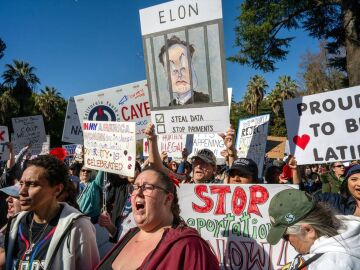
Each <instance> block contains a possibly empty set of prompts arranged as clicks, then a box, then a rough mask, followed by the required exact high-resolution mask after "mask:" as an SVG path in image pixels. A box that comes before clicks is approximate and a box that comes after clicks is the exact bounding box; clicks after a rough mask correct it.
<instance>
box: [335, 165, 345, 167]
mask: <svg viewBox="0 0 360 270" xmlns="http://www.w3.org/2000/svg"><path fill="white" fill-rule="evenodd" d="M334 167H335V168H344V167H345V166H344V165H336V166H334Z"/></svg>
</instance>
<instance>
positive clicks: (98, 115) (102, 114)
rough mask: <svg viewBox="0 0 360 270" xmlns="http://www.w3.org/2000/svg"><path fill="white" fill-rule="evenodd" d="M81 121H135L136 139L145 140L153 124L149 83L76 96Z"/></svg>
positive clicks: (131, 84) (142, 82) (137, 83)
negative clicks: (148, 126)
mask: <svg viewBox="0 0 360 270" xmlns="http://www.w3.org/2000/svg"><path fill="white" fill-rule="evenodd" d="M74 99H75V103H76V108H77V112H78V114H79V119H80V122H83V121H84V120H88V121H117V122H136V139H137V140H140V139H143V138H144V137H145V135H144V131H145V128H146V126H147V124H148V123H149V121H150V104H149V95H148V88H147V85H146V81H140V82H136V83H130V84H126V85H120V86H116V87H113V88H109V89H104V90H100V91H96V92H91V93H88V94H84V95H79V96H75V97H74Z"/></svg>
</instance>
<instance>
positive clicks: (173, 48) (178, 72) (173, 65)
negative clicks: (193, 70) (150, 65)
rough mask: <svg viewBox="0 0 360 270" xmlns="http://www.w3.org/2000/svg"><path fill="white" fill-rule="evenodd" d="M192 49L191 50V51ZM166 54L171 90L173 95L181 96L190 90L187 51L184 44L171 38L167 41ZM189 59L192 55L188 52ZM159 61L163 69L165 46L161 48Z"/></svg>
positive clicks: (176, 38)
mask: <svg viewBox="0 0 360 270" xmlns="http://www.w3.org/2000/svg"><path fill="white" fill-rule="evenodd" d="M191 48H192V47H191ZM193 50H194V49H192V51H193ZM167 53H168V55H169V65H170V70H169V71H170V72H169V73H170V74H169V75H170V79H171V88H172V91H173V92H174V93H177V94H183V93H186V92H188V91H190V90H191V79H190V68H189V59H188V55H189V53H188V50H187V47H186V44H185V42H183V41H181V40H180V39H179V38H178V37H177V36H172V37H171V38H170V39H168V41H167ZM190 55H191V56H190V57H192V53H191V52H190ZM159 60H160V62H161V64H162V65H163V67H165V62H166V46H163V47H162V50H161V52H160V54H159Z"/></svg>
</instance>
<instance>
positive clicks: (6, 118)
mask: <svg viewBox="0 0 360 270" xmlns="http://www.w3.org/2000/svg"><path fill="white" fill-rule="evenodd" d="M1 88H2V91H3V92H1V93H0V125H2V126H10V125H11V118H12V117H15V116H16V115H17V114H18V113H19V109H20V106H19V103H18V102H17V101H16V99H14V98H13V97H12V95H11V94H10V90H4V89H5V87H0V89H1Z"/></svg>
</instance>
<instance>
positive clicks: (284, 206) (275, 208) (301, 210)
mask: <svg viewBox="0 0 360 270" xmlns="http://www.w3.org/2000/svg"><path fill="white" fill-rule="evenodd" d="M314 207H315V202H314V201H313V200H312V198H311V196H310V195H309V194H307V193H306V192H304V191H301V190H298V189H285V190H282V191H280V192H279V193H277V194H276V195H275V196H274V197H273V198H272V199H271V201H270V206H269V216H270V222H271V225H272V227H271V229H270V230H269V234H268V236H267V241H268V242H269V243H270V244H271V245H275V244H277V243H278V242H279V241H280V239H281V237H282V236H283V235H284V233H285V231H286V229H287V228H288V227H290V226H291V225H294V224H295V223H297V222H299V221H300V220H302V219H303V218H304V217H305V216H306V215H307V214H308V213H310V212H311V210H312V209H314Z"/></svg>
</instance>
